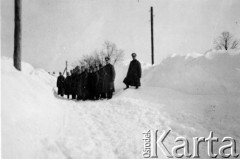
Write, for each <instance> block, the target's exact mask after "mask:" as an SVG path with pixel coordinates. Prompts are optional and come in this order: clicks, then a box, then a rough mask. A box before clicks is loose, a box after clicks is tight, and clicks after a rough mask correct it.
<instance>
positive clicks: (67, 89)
mask: <svg viewBox="0 0 240 159" xmlns="http://www.w3.org/2000/svg"><path fill="white" fill-rule="evenodd" d="M71 86H72V77H71V76H67V77H66V79H65V82H64V88H65V94H66V95H70V94H72V92H71Z"/></svg>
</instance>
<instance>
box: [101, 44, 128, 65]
mask: <svg viewBox="0 0 240 159" xmlns="http://www.w3.org/2000/svg"><path fill="white" fill-rule="evenodd" d="M101 56H104V57H106V56H107V57H109V58H111V61H112V62H113V64H116V63H117V62H120V61H122V60H123V58H124V51H123V50H121V49H120V50H118V48H117V46H116V44H114V43H112V42H109V41H105V42H104V44H103V49H102V52H101Z"/></svg>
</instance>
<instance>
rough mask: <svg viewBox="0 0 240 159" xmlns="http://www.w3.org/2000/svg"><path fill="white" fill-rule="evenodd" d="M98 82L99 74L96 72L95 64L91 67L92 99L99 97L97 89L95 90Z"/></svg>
mask: <svg viewBox="0 0 240 159" xmlns="http://www.w3.org/2000/svg"><path fill="white" fill-rule="evenodd" d="M98 82H99V74H98V72H97V66H95V67H94V68H93V99H94V100H96V99H98V98H99V96H98V90H97V86H98Z"/></svg>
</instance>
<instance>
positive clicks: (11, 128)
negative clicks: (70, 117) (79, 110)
mask: <svg viewBox="0 0 240 159" xmlns="http://www.w3.org/2000/svg"><path fill="white" fill-rule="evenodd" d="M1 74H2V145H3V146H2V157H3V158H9V159H10V158H35V156H36V155H38V154H36V153H38V152H37V151H39V144H40V141H39V138H41V137H42V136H46V135H47V136H51V135H55V134H56V133H57V132H56V131H58V129H59V124H61V122H62V115H63V111H62V109H60V106H58V104H57V101H56V99H55V97H54V96H53V91H52V90H53V88H52V87H53V83H54V84H55V78H54V77H52V76H49V75H48V73H47V72H45V71H43V70H41V69H34V68H33V67H32V66H31V65H29V64H27V63H22V72H19V71H16V70H15V69H14V68H13V66H12V59H9V58H5V57H2V61H1Z"/></svg>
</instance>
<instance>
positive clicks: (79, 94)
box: [77, 67, 83, 100]
mask: <svg viewBox="0 0 240 159" xmlns="http://www.w3.org/2000/svg"><path fill="white" fill-rule="evenodd" d="M82 70H83V67H81V69H80V71H79V73H78V75H77V100H82V98H83V93H82V73H83V72H82Z"/></svg>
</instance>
